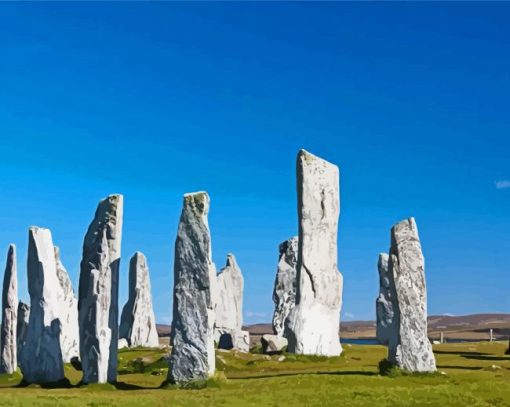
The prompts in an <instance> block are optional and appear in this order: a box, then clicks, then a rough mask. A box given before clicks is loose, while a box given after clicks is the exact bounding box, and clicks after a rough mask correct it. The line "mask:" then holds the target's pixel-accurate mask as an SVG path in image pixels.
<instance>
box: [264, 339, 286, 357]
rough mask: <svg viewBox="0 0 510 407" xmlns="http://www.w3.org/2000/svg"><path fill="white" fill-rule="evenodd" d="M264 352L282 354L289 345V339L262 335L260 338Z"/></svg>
mask: <svg viewBox="0 0 510 407" xmlns="http://www.w3.org/2000/svg"><path fill="white" fill-rule="evenodd" d="M260 343H261V345H262V352H263V353H267V354H273V353H281V352H283V351H284V350H285V348H286V347H287V345H288V342H287V339H286V338H284V337H282V336H280V335H269V334H265V335H262V337H261V338H260Z"/></svg>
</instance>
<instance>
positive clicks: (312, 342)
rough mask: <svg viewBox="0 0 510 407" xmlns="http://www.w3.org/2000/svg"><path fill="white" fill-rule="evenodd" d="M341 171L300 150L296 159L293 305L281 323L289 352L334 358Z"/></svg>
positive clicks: (338, 298) (337, 322)
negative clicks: (296, 236) (296, 256)
mask: <svg viewBox="0 0 510 407" xmlns="http://www.w3.org/2000/svg"><path fill="white" fill-rule="evenodd" d="M339 179H340V175H339V170H338V167H337V166H336V165H333V164H331V163H329V162H327V161H325V160H322V159H321V158H319V157H316V156H314V155H313V154H310V153H308V152H306V151H305V150H301V151H300V152H299V154H298V157H297V190H298V218H299V244H298V260H297V286H296V306H295V307H294V308H293V309H292V311H291V312H290V315H289V317H288V318H287V321H286V323H285V337H286V338H287V339H288V341H289V345H288V350H289V352H292V353H298V354H308V355H323V356H337V355H339V354H340V353H341V352H342V347H341V345H340V339H339V331H340V309H341V306H342V284H343V281H342V275H341V274H340V272H339V271H338V267H337V235H338V218H339V215H340V191H339Z"/></svg>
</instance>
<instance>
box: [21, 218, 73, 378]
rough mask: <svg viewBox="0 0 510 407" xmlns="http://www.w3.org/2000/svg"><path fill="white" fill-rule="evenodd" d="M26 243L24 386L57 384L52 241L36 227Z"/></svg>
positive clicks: (59, 365) (56, 305) (58, 366)
mask: <svg viewBox="0 0 510 407" xmlns="http://www.w3.org/2000/svg"><path fill="white" fill-rule="evenodd" d="M28 239H29V240H28V261H27V281H28V292H29V294H30V318H29V323H28V331H27V336H26V341H25V346H23V349H22V351H21V354H20V367H21V371H22V372H23V380H24V381H25V382H27V383H57V382H60V381H62V380H64V379H65V378H64V364H63V362H62V351H61V348H60V334H61V329H62V326H61V321H60V316H61V311H60V304H59V301H58V291H59V290H60V283H59V281H58V278H57V266H56V263H55V252H54V249H53V240H52V238H51V232H50V231H49V230H48V229H43V228H38V227H35V226H34V227H31V228H30V229H29V233H28Z"/></svg>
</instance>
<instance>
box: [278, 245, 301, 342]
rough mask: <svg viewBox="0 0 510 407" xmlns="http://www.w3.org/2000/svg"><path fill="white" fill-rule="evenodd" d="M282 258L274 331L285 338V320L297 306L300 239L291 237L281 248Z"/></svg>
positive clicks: (279, 268) (279, 270)
mask: <svg viewBox="0 0 510 407" xmlns="http://www.w3.org/2000/svg"><path fill="white" fill-rule="evenodd" d="M279 251H280V257H279V260H278V269H277V271H276V279H275V282H274V289H273V302H274V304H275V308H274V314H273V330H274V332H275V333H276V335H278V336H283V335H284V331H285V320H286V319H287V317H288V316H289V314H290V311H291V310H292V308H294V305H295V304H296V264H297V254H298V237H297V236H295V237H291V238H290V239H288V240H286V241H285V242H282V243H281V244H280V246H279Z"/></svg>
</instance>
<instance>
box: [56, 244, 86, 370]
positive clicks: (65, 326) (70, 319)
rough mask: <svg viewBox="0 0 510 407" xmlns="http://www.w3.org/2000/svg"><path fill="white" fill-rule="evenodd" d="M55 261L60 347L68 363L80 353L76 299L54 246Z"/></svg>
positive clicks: (57, 250)
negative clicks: (60, 327) (58, 287)
mask: <svg viewBox="0 0 510 407" xmlns="http://www.w3.org/2000/svg"><path fill="white" fill-rule="evenodd" d="M55 263H56V266H57V278H58V281H59V283H60V291H59V294H58V301H59V303H60V311H61V316H60V323H61V326H62V331H61V333H60V348H61V350H62V359H63V360H64V363H70V362H71V359H72V358H74V357H79V355H80V345H79V344H80V332H79V329H78V300H77V299H76V297H75V296H74V290H73V285H72V283H71V279H70V278H69V274H67V270H66V269H65V267H64V265H63V264H62V260H61V259H60V250H59V248H58V247H57V246H55Z"/></svg>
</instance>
